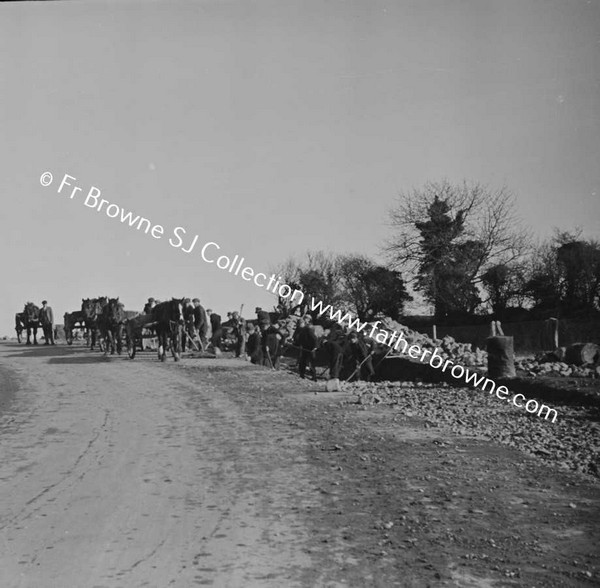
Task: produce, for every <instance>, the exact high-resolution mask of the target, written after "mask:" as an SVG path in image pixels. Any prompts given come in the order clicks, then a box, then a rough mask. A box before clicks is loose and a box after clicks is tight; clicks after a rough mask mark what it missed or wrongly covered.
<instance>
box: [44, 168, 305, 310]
mask: <svg viewBox="0 0 600 588" xmlns="http://www.w3.org/2000/svg"><path fill="white" fill-rule="evenodd" d="M53 181H54V176H53V175H52V173H51V172H49V171H47V172H44V173H43V174H42V175H41V176H40V184H41V185H42V186H44V187H48V186H50V185H52V182H53ZM76 181H77V178H75V177H74V176H71V175H69V174H64V176H63V178H62V180H61V182H60V185H59V186H58V189H57V190H56V192H57V193H58V194H62V195H65V196H68V197H69V199H70V200H75V199H76V200H79V201H83V204H84V206H86V207H88V208H90V209H92V210H95V211H96V212H104V213H105V214H106V216H108V217H109V218H115V219H118V220H119V221H120V222H121V223H123V224H125V225H127V226H129V227H132V228H134V229H135V230H137V231H140V232H143V233H145V234H147V235H150V236H151V237H153V238H154V239H162V238H163V236H164V235H165V228H164V227H163V226H162V225H158V224H152V223H151V222H150V220H148V219H147V218H145V217H142V216H140V215H134V213H133V211H131V210H130V211H126V210H125V209H124V208H122V207H120V206H119V205H118V204H115V203H114V202H109V201H108V200H106V199H105V198H101V195H102V192H101V190H100V189H99V188H97V187H96V186H91V187H90V188H89V190H87V193H86V192H84V191H83V190H82V188H80V187H79V186H77V185H75V182H76ZM198 238H199V235H194V237H193V238H191V237H190V236H188V234H187V231H186V230H185V228H184V227H175V228H174V229H173V231H172V232H171V236H170V237H169V239H168V240H169V245H171V247H174V248H175V249H180V250H181V251H183V252H184V253H191V252H192V251H193V250H194V248H195V247H196V244H197V242H198ZM219 249H221V247H220V245H219V244H218V243H215V242H214V241H208V242H207V243H205V244H204V245H203V246H202V249H201V250H200V254H201V256H202V259H203V260H204V261H205V262H206V263H211V264H212V263H215V264H216V266H217V267H218V268H219V269H221V270H227V271H228V272H229V273H231V274H233V275H235V276H237V275H240V276H241V277H242V279H244V280H246V281H247V282H249V281H253V282H254V284H255V285H256V286H258V287H259V288H265V289H266V290H268V291H269V292H272V293H273V294H276V295H279V296H281V297H282V298H289V299H296V301H297V302H298V303H300V302H302V299H303V298H304V293H303V292H302V291H301V290H297V289H296V290H294V289H292V288H291V287H290V286H289V285H287V284H282V283H281V277H278V276H276V275H275V274H271V276H267V274H265V273H262V272H255V271H254V270H253V269H252V268H251V267H248V266H244V261H245V259H244V257H240V256H239V255H238V254H236V255H235V256H234V257H233V258H232V259H231V258H229V257H228V256H227V255H221V256H219V257H216V255H215V254H216V252H217V251H218V250H219Z"/></svg>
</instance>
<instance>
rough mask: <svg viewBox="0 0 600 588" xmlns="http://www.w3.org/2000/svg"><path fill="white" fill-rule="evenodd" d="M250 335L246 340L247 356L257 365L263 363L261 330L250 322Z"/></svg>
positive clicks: (248, 326) (248, 327)
mask: <svg viewBox="0 0 600 588" xmlns="http://www.w3.org/2000/svg"><path fill="white" fill-rule="evenodd" d="M246 326H247V329H248V337H247V341H246V357H247V358H248V359H249V360H250V362H251V363H253V364H255V365H262V363H263V352H262V344H261V340H260V331H259V330H258V329H257V328H256V327H255V326H254V323H248V324H247V325H246Z"/></svg>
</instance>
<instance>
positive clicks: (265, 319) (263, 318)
mask: <svg viewBox="0 0 600 588" xmlns="http://www.w3.org/2000/svg"><path fill="white" fill-rule="evenodd" d="M255 312H256V318H257V323H258V328H259V329H260V332H261V333H263V334H264V332H265V331H266V330H267V329H268V328H269V327H270V325H271V317H270V316H269V313H268V312H267V311H266V310H263V309H262V308H261V307H260V306H257V307H256V311H255Z"/></svg>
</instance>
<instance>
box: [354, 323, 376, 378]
mask: <svg viewBox="0 0 600 588" xmlns="http://www.w3.org/2000/svg"><path fill="white" fill-rule="evenodd" d="M348 342H349V347H350V354H351V355H352V360H353V362H354V366H355V369H354V371H355V372H356V379H357V380H361V379H363V378H364V379H365V380H366V381H367V382H369V381H370V380H371V378H372V377H373V376H374V375H375V368H374V367H373V360H372V359H371V355H372V354H371V351H370V350H369V348H368V347H367V344H366V342H365V339H364V335H363V334H362V333H356V332H352V333H350V335H349V336H348Z"/></svg>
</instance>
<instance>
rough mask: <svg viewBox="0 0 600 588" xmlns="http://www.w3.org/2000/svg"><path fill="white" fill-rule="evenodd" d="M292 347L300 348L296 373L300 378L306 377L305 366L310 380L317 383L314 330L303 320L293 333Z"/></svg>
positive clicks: (316, 341)
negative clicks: (308, 371) (308, 370)
mask: <svg viewBox="0 0 600 588" xmlns="http://www.w3.org/2000/svg"><path fill="white" fill-rule="evenodd" d="M294 345H295V346H296V347H299V348H300V357H299V358H298V371H299V372H300V377H301V378H304V377H305V375H306V365H307V364H308V366H309V367H310V373H311V377H312V380H313V381H314V382H316V381H317V368H316V365H315V357H316V353H317V347H318V340H317V336H316V334H315V330H314V328H313V327H312V326H311V325H309V324H308V323H307V322H306V321H305V320H303V319H300V320H299V321H298V327H297V329H296V332H295V333H294Z"/></svg>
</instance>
